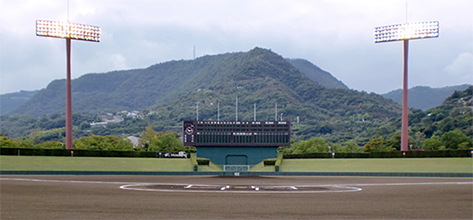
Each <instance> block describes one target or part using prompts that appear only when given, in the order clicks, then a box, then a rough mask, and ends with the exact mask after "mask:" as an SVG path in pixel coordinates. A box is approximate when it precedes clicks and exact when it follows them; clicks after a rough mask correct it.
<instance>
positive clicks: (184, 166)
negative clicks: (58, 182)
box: [0, 156, 193, 171]
mask: <svg viewBox="0 0 473 220" xmlns="http://www.w3.org/2000/svg"><path fill="white" fill-rule="evenodd" d="M0 169H1V170H35V171H36V170H47V171H192V170H193V167H192V164H191V162H190V160H189V159H170V158H126V157H43V156H0Z"/></svg>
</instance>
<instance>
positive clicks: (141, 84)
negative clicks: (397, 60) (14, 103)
mask: <svg viewBox="0 0 473 220" xmlns="http://www.w3.org/2000/svg"><path fill="white" fill-rule="evenodd" d="M257 51H264V53H270V54H274V53H272V52H271V51H268V50H264V49H260V48H255V49H253V50H251V51H249V52H240V53H227V54H221V55H214V56H203V57H199V58H197V59H195V60H181V61H170V62H165V63H160V64H156V65H153V66H150V67H148V68H145V69H136V70H122V71H113V72H108V73H101V74H98V73H96V74H86V75H83V76H81V77H80V78H78V79H74V80H72V92H73V94H72V99H73V111H74V112H76V113H79V112H83V113H89V112H105V111H119V110H139V111H141V110H143V109H146V108H148V107H150V106H153V105H154V106H165V105H168V104H169V103H171V102H172V101H174V100H176V99H177V98H179V97H181V96H184V95H186V94H188V93H189V92H192V91H196V90H198V89H204V88H210V87H212V88H217V87H218V86H219V85H220V84H221V82H222V81H225V82H232V81H234V82H236V81H238V82H240V81H241V80H240V78H241V79H242V77H244V78H246V79H250V81H251V77H252V76H253V75H254V74H255V73H254V70H255V68H253V69H248V68H247V67H248V66H249V65H252V63H255V62H257V61H258V60H259V59H261V57H258V53H257ZM274 55H276V54H274ZM277 56H278V57H280V56H279V55H277ZM280 58H282V57H280ZM293 62H295V63H304V65H300V64H299V65H298V67H299V69H298V68H295V67H294V66H292V65H291V64H290V63H289V62H286V61H285V60H284V59H281V60H280V63H277V64H275V65H279V66H278V67H277V68H282V69H284V68H286V70H287V69H288V68H291V69H292V70H291V71H293V72H294V71H297V72H298V73H307V75H309V76H310V78H311V79H313V80H315V82H316V83H318V84H319V85H321V86H322V87H327V88H333V87H337V86H338V87H344V88H346V86H345V85H344V84H343V83H341V82H339V81H338V80H337V79H335V78H334V77H333V76H331V75H330V74H329V73H327V72H325V71H322V70H320V69H319V68H318V67H316V66H315V65H313V64H311V63H309V62H308V61H305V62H304V61H301V60H298V61H297V62H296V61H293ZM259 70H261V71H263V72H261V73H260V74H266V75H271V74H272V73H269V72H265V71H267V70H268V69H259ZM298 70H299V71H298ZM240 73H241V76H239V77H240V78H232V77H233V76H234V75H238V74H240ZM299 77H300V76H299ZM241 83H244V82H241ZM225 90H228V88H227V89H225ZM63 91H65V80H64V79H62V80H55V81H53V82H51V83H50V84H49V85H48V86H47V87H46V88H45V89H42V90H40V91H39V92H38V93H37V94H36V95H35V96H34V97H32V98H31V99H30V100H29V101H28V102H26V103H25V104H24V105H23V106H21V107H20V108H18V109H16V110H15V111H13V113H12V114H29V115H46V114H54V113H60V112H63V111H64V110H63V109H64V105H65V101H64V100H65V94H64V92H63ZM222 91H223V90H222ZM223 92H225V91H223ZM227 92H228V91H227Z"/></svg>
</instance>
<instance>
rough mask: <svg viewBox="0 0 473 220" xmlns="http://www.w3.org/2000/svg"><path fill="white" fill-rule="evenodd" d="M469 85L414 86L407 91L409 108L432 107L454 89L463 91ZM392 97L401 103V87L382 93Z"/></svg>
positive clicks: (440, 102)
mask: <svg viewBox="0 0 473 220" xmlns="http://www.w3.org/2000/svg"><path fill="white" fill-rule="evenodd" d="M469 86H471V85H468V84H464V85H458V86H447V87H443V88H430V87H428V86H416V87H414V88H410V89H409V92H408V95H409V97H408V102H409V103H408V105H409V108H416V109H421V110H423V111H425V110H427V109H429V108H434V107H437V106H439V105H441V104H442V102H443V101H444V100H445V99H446V98H448V97H449V96H451V95H452V94H453V93H454V92H455V91H463V90H465V89H466V88H468V87H469ZM382 96H383V97H385V98H389V99H392V100H393V101H394V102H396V103H399V104H402V89H397V90H394V91H391V92H388V93H386V94H383V95H382Z"/></svg>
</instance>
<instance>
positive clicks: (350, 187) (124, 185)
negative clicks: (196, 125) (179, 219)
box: [0, 177, 473, 193]
mask: <svg viewBox="0 0 473 220" xmlns="http://www.w3.org/2000/svg"><path fill="white" fill-rule="evenodd" d="M0 181H28V182H50V183H79V184H117V185H121V186H120V189H126V190H137V191H155V192H204V193H219V192H227V193H331V192H357V191H362V188H361V187H370V186H421V185H466V184H473V181H457V182H413V183H353V184H324V185H290V186H284V185H280V186H277V185H275V186H267V185H266V186H265V185H261V186H255V185H251V186H254V187H261V188H265V187H266V188H268V189H270V188H285V187H286V188H291V189H292V190H291V191H254V190H248V191H228V190H192V189H191V188H193V187H195V188H199V189H205V188H207V189H214V188H216V187H221V186H224V187H225V186H227V185H226V184H221V185H210V184H187V183H136V182H114V181H87V180H49V179H29V178H4V177H0ZM157 185H164V186H170V185H174V186H183V188H184V189H185V190H183V189H147V188H137V187H142V186H157ZM316 187H333V188H339V189H340V190H301V191H298V189H300V188H316Z"/></svg>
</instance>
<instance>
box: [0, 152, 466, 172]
mask: <svg viewBox="0 0 473 220" xmlns="http://www.w3.org/2000/svg"><path fill="white" fill-rule="evenodd" d="M221 169H222V168H221V166H219V165H216V164H212V163H211V165H209V166H199V171H221ZM0 170H35V171H36V170H45V171H192V164H191V162H190V160H189V159H168V158H159V159H158V158H123V157H121V158H117V157H42V156H0ZM251 171H254V172H272V171H274V166H264V165H263V164H262V163H260V164H257V165H255V166H253V167H252V168H251ZM280 171H281V172H402V173H411V172H416V173H473V159H472V158H405V159H397V158H396V159H285V160H283V163H282V166H281V170H280Z"/></svg>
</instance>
